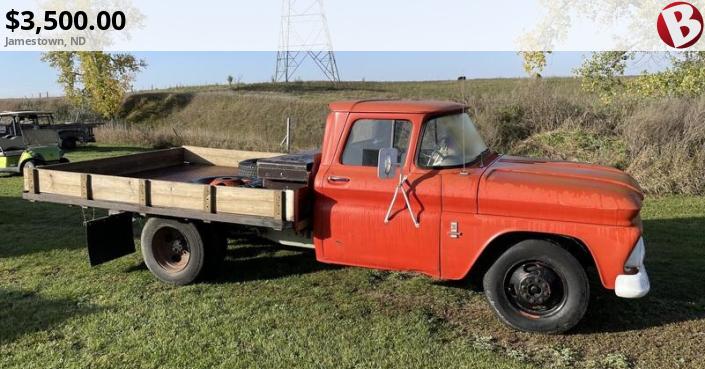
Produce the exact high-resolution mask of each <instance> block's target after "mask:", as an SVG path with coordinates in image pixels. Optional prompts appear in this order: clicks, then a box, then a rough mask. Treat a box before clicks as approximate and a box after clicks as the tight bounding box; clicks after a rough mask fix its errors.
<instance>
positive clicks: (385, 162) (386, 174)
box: [377, 147, 399, 179]
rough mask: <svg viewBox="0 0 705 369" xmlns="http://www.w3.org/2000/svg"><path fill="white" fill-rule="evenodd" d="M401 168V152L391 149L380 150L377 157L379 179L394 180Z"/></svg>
mask: <svg viewBox="0 0 705 369" xmlns="http://www.w3.org/2000/svg"><path fill="white" fill-rule="evenodd" d="M398 168H399V150H397V149H395V148H393V147H389V148H384V149H380V150H379V156H378V157H377V177H379V179H392V178H395V177H396V176H397V169H398Z"/></svg>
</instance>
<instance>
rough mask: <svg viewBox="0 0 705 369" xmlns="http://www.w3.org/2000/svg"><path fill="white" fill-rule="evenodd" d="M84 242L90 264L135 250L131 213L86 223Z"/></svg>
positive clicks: (109, 259)
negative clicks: (86, 246) (86, 245)
mask: <svg viewBox="0 0 705 369" xmlns="http://www.w3.org/2000/svg"><path fill="white" fill-rule="evenodd" d="M86 243H87V244H88V258H89V259H90V262H91V266H96V265H100V264H103V263H106V262H108V261H111V260H115V259H117V258H120V257H123V256H125V255H129V254H132V253H133V252H135V239H134V236H133V233H132V213H119V214H114V215H110V216H107V217H104V218H98V219H95V220H91V221H89V222H87V224H86Z"/></svg>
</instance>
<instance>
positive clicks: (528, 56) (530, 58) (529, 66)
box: [519, 51, 551, 78]
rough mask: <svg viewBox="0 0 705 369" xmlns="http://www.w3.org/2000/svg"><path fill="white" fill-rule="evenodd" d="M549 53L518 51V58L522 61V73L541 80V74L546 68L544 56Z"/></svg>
mask: <svg viewBox="0 0 705 369" xmlns="http://www.w3.org/2000/svg"><path fill="white" fill-rule="evenodd" d="M550 53H551V52H550V51H520V52H519V56H521V57H522V59H523V60H524V71H526V74H528V75H530V76H532V77H535V78H541V72H543V70H544V68H546V64H547V61H546V54H550Z"/></svg>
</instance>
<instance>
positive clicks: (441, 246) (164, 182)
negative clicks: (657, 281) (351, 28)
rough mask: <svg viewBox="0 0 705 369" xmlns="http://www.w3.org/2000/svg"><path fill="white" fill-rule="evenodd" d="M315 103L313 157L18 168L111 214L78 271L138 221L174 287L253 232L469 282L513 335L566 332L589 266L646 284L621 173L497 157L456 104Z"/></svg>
mask: <svg viewBox="0 0 705 369" xmlns="http://www.w3.org/2000/svg"><path fill="white" fill-rule="evenodd" d="M330 110H331V111H330V114H329V116H328V119H327V122H326V127H325V136H324V139H323V145H322V147H321V151H320V152H318V153H314V154H309V155H281V154H276V153H258V152H247V151H235V150H220V149H209V148H197V147H180V148H174V149H169V150H162V151H154V152H146V153H140V154H135V155H130V156H123V157H116V158H110V159H100V160H93V161H86V162H79V163H69V164H59V165H53V166H49V167H44V168H34V169H32V171H31V172H27V173H25V193H24V198H26V199H28V200H32V201H46V202H54V203H63V204H71V205H77V206H82V207H93V208H104V209H109V210H112V214H113V215H111V216H108V217H106V218H101V219H97V220H94V221H91V222H88V225H87V239H88V248H89V257H90V261H91V264H92V265H96V264H100V263H102V262H106V261H109V260H112V259H114V258H117V257H120V256H122V255H126V254H128V253H131V252H134V251H135V246H134V241H133V236H132V228H133V227H132V221H133V218H135V217H145V218H146V223H145V225H144V227H143V229H142V235H141V249H142V256H143V258H144V261H145V263H146V265H147V267H148V268H149V270H150V271H151V272H152V273H153V274H154V275H155V276H156V277H157V278H159V279H160V280H162V281H165V282H168V283H172V284H178V285H182V284H188V283H191V282H194V281H196V280H197V279H199V278H203V277H206V276H208V275H212V273H213V271H215V270H217V269H218V265H219V264H220V262H221V261H222V260H223V258H224V250H225V248H226V246H227V242H226V239H227V237H228V235H232V234H237V232H241V231H242V230H243V229H246V228H248V229H250V228H254V229H256V230H258V231H259V233H260V234H261V235H262V236H264V237H266V238H269V239H271V240H273V241H275V242H278V243H281V244H284V245H288V246H301V247H311V248H315V255H316V258H317V259H318V261H320V262H323V263H333V264H343V265H351V266H358V267H368V268H379V269H387V270H399V271H413V272H418V273H423V274H425V275H428V276H430V277H432V278H437V279H443V280H466V281H468V283H471V282H472V281H473V280H475V281H478V282H479V281H482V286H483V287H484V291H485V294H486V297H487V300H488V301H489V304H490V306H491V307H492V309H493V310H494V311H495V312H496V313H497V315H498V317H499V318H500V319H501V320H502V321H503V322H504V323H506V324H508V325H509V326H511V327H514V328H516V329H519V330H524V331H531V332H545V333H557V332H564V331H566V330H568V329H570V328H572V327H573V326H575V325H576V324H577V323H578V322H579V321H580V320H581V318H582V317H583V315H584V314H585V312H586V309H587V306H588V301H589V296H590V284H589V277H588V276H589V274H588V273H587V271H589V270H596V272H597V273H596V275H597V276H598V278H599V282H600V283H601V285H602V286H603V287H604V288H606V289H610V290H614V291H615V293H616V294H617V295H618V296H620V297H626V298H637V297H642V296H644V295H645V294H646V293H647V292H648V291H649V288H650V287H649V279H648V276H647V274H646V270H645V268H644V253H645V247H644V240H643V238H642V223H641V219H640V215H639V212H640V209H641V205H642V201H643V198H644V196H643V193H642V191H641V190H640V188H639V185H638V184H637V183H636V182H635V181H634V180H633V179H632V178H631V177H630V176H628V175H627V174H625V173H623V172H621V171H619V170H617V169H613V168H607V167H602V166H597V165H589V164H579V163H571V162H555V161H547V160H540V159H527V158H520V157H513V156H505V155H500V154H497V153H495V152H493V151H491V150H490V149H488V148H487V147H486V145H485V143H484V142H483V140H482V138H481V137H480V135H479V134H478V131H477V130H476V128H475V126H474V125H473V122H472V121H471V118H470V117H469V116H468V114H466V107H465V106H463V105H460V104H456V103H446V102H421V101H379V100H377V101H342V102H335V103H332V104H330ZM238 167H239V169H238ZM238 175H239V176H238ZM253 176H256V177H257V178H252V177H253ZM478 284H479V283H478Z"/></svg>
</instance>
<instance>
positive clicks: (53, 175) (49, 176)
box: [36, 169, 81, 197]
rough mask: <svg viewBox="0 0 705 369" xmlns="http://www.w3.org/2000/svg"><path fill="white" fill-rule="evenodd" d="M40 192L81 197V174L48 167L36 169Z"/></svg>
mask: <svg viewBox="0 0 705 369" xmlns="http://www.w3.org/2000/svg"><path fill="white" fill-rule="evenodd" d="M36 170H37V172H38V174H39V190H40V191H41V192H42V193H51V194H56V195H66V196H75V197H81V174H80V173H70V172H61V171H57V170H49V169H36Z"/></svg>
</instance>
